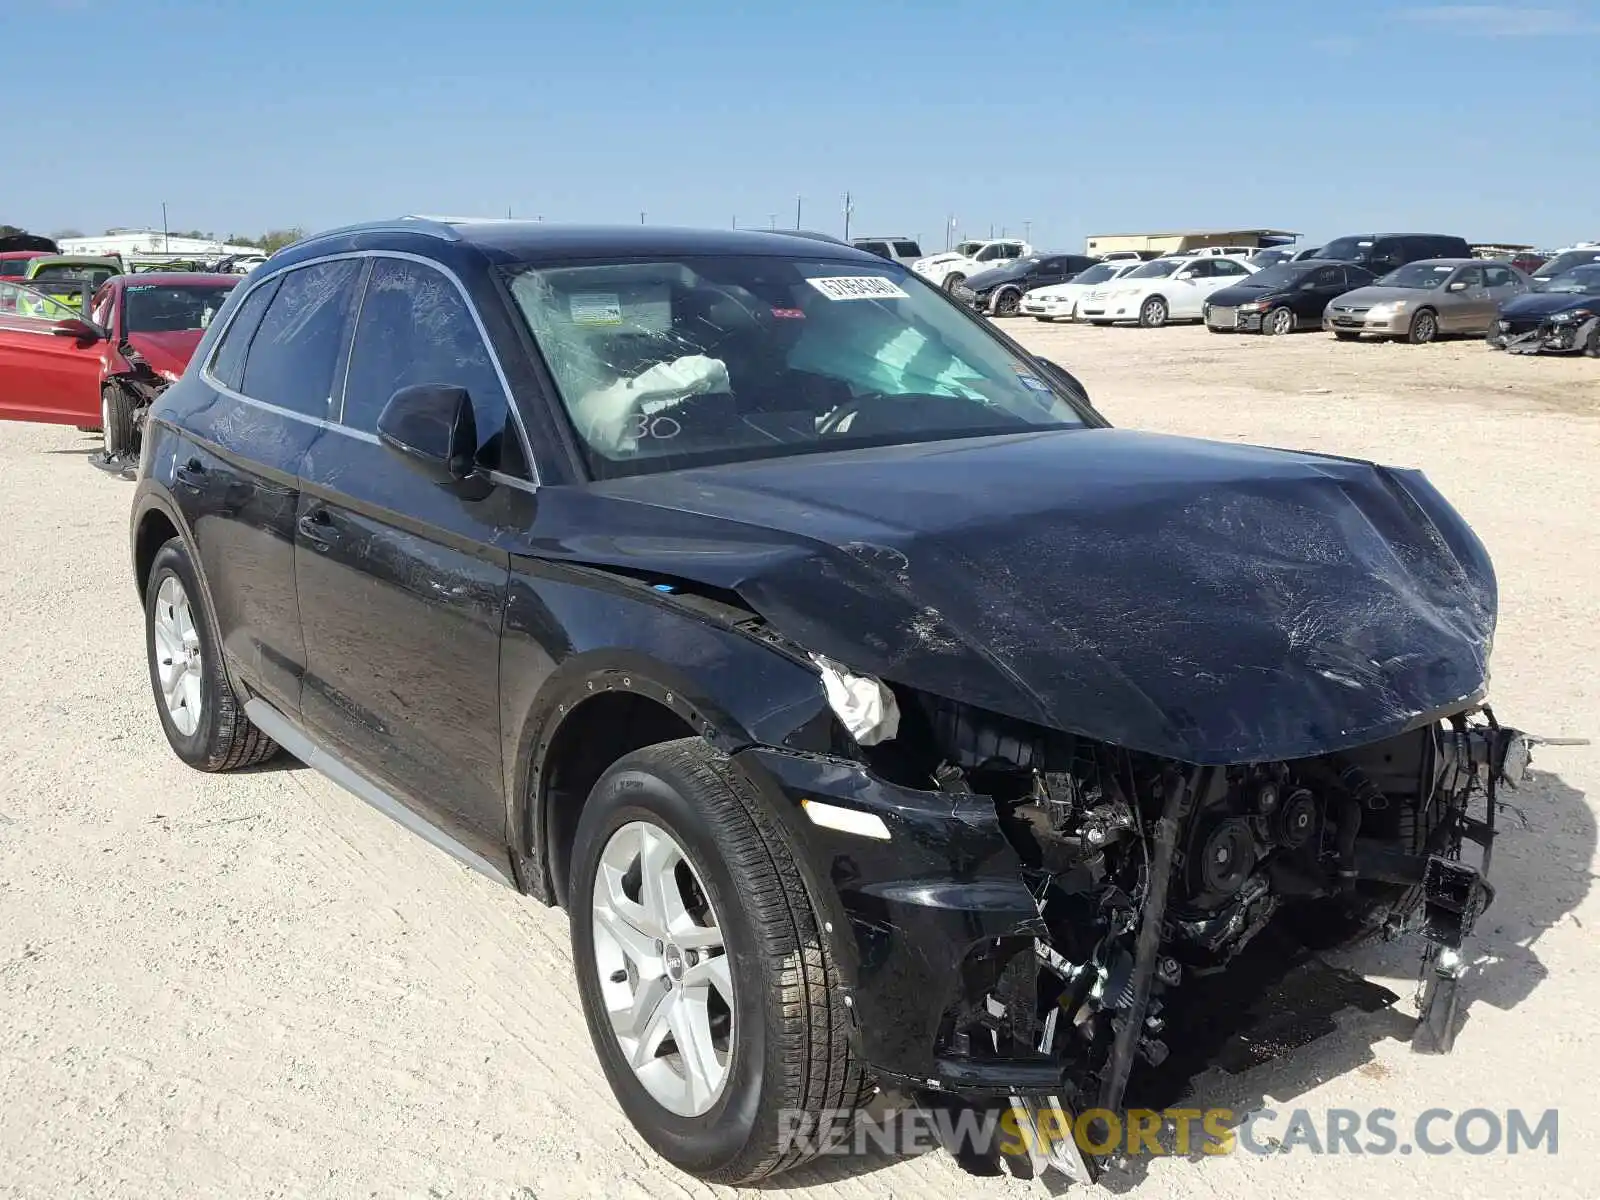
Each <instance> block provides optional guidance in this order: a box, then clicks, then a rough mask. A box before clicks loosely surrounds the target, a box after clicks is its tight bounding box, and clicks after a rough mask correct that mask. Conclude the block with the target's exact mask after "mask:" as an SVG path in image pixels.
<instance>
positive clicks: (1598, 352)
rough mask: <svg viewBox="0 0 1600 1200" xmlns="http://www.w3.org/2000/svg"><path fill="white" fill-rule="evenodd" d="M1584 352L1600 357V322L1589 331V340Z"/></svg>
mask: <svg viewBox="0 0 1600 1200" xmlns="http://www.w3.org/2000/svg"><path fill="white" fill-rule="evenodd" d="M1583 352H1584V353H1585V354H1587V355H1588V356H1589V357H1590V358H1600V324H1596V325H1595V327H1594V328H1593V329H1591V330H1590V331H1589V342H1588V344H1587V345H1586V346H1584V348H1583Z"/></svg>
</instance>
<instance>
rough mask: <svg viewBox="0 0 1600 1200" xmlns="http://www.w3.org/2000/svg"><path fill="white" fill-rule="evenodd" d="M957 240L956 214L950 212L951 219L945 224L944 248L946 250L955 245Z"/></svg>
mask: <svg viewBox="0 0 1600 1200" xmlns="http://www.w3.org/2000/svg"><path fill="white" fill-rule="evenodd" d="M955 241H956V215H955V213H951V214H950V219H949V220H948V221H946V222H945V226H944V248H945V249H946V250H948V249H950V247H951V246H953V245H955Z"/></svg>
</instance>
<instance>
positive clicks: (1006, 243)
mask: <svg viewBox="0 0 1600 1200" xmlns="http://www.w3.org/2000/svg"><path fill="white" fill-rule="evenodd" d="M1032 253H1033V247H1032V246H1030V245H1029V244H1028V243H1027V242H1025V241H1023V240H1022V239H1021V238H985V239H983V240H975V241H967V242H957V243H956V245H955V248H954V249H951V250H946V251H944V252H943V253H942V254H930V255H928V256H927V257H926V258H919V259H917V261H916V262H914V263H912V264H911V269H912V270H913V271H915V272H916V273H917V274H918V275H921V276H922V277H923V278H924V279H926V280H927V281H928V282H929V283H936V284H938V285H939V286H940V287H942V288H943V289H944V290H945V291H947V292H948V291H950V290H951V289H952V288H954V287H955V286H956V284H958V283H961V282H962V281H963V280H965V279H966V277H967V276H968V275H975V274H977V273H978V272H979V271H987V270H988V269H989V268H990V267H998V266H1001V265H1002V264H1004V263H1008V262H1010V261H1012V260H1013V259H1017V258H1026V257H1027V256H1028V255H1030V254H1032Z"/></svg>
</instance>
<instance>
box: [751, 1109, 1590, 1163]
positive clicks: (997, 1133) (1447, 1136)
mask: <svg viewBox="0 0 1600 1200" xmlns="http://www.w3.org/2000/svg"><path fill="white" fill-rule="evenodd" d="M780 1120H781V1122H782V1123H781V1124H780V1126H779V1128H780V1130H781V1138H782V1144H783V1145H784V1147H785V1149H789V1148H794V1147H801V1146H804V1147H807V1148H810V1149H813V1150H815V1151H816V1152H818V1153H822V1154H834V1155H849V1154H868V1153H884V1154H893V1155H900V1156H910V1155H917V1154H924V1153H928V1152H930V1151H932V1150H935V1149H939V1148H943V1149H946V1150H951V1151H957V1150H959V1151H961V1152H963V1153H971V1154H978V1155H990V1154H993V1153H995V1151H996V1150H997V1149H998V1152H999V1153H1001V1154H1004V1155H1007V1156H1019V1155H1026V1154H1029V1153H1038V1152H1042V1151H1044V1150H1045V1149H1046V1147H1047V1145H1049V1144H1053V1143H1056V1142H1059V1141H1062V1140H1065V1139H1069V1138H1070V1139H1071V1140H1072V1141H1073V1142H1074V1143H1075V1144H1076V1146H1077V1148H1078V1150H1079V1152H1080V1153H1083V1154H1088V1155H1095V1156H1127V1157H1130V1158H1133V1157H1139V1156H1157V1155H1180V1156H1188V1155H1196V1154H1199V1155H1222V1154H1236V1153H1240V1152H1243V1153H1246V1154H1261V1155H1268V1154H1313V1155H1323V1154H1346V1155H1373V1156H1378V1157H1382V1156H1386V1155H1393V1154H1400V1155H1407V1154H1429V1155H1445V1154H1474V1155H1483V1154H1496V1153H1504V1154H1522V1153H1541V1154H1556V1153H1558V1152H1559V1148H1560V1111H1559V1110H1558V1109H1554V1108H1547V1109H1542V1110H1532V1109H1521V1108H1508V1109H1505V1110H1503V1111H1497V1110H1495V1109H1488V1108H1469V1109H1463V1110H1461V1111H1459V1112H1458V1111H1456V1110H1454V1109H1448V1108H1430V1109H1425V1110H1424V1111H1422V1112H1420V1113H1418V1114H1416V1115H1415V1116H1402V1115H1401V1114H1400V1113H1398V1112H1396V1111H1395V1110H1394V1109H1390V1108H1374V1109H1366V1110H1362V1109H1354V1108H1330V1109H1327V1110H1325V1111H1322V1112H1313V1111H1312V1110H1310V1109H1305V1108H1296V1109H1290V1110H1287V1111H1283V1112H1280V1111H1278V1110H1277V1109H1272V1108H1263V1109H1257V1110H1254V1111H1252V1112H1235V1111H1234V1110H1232V1109H1227V1108H1210V1109H1199V1108H1169V1109H1162V1110H1156V1109H1131V1110H1129V1111H1128V1112H1125V1113H1113V1112H1109V1111H1107V1110H1105V1109H1086V1110H1085V1111H1083V1112H1081V1113H1073V1112H1070V1111H1068V1110H1066V1109H1045V1110H1043V1111H1041V1112H1040V1113H1038V1114H1037V1116H1036V1117H1035V1119H1034V1120H1033V1121H1029V1120H1028V1119H1027V1117H1026V1116H1025V1115H1024V1114H1023V1113H1022V1111H1021V1110H1019V1109H1007V1110H1003V1111H990V1112H979V1111H977V1110H974V1109H958V1110H956V1111H947V1110H942V1109H940V1110H923V1109H917V1110H908V1111H902V1112H895V1113H891V1114H889V1115H888V1116H886V1117H876V1116H868V1115H864V1114H860V1113H855V1112H851V1111H839V1112H829V1113H824V1114H823V1116H822V1118H821V1120H816V1119H813V1117H812V1116H811V1115H810V1114H808V1113H804V1112H800V1111H790V1112H785V1113H783V1114H782V1115H781V1118H780Z"/></svg>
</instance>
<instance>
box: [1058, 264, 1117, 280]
mask: <svg viewBox="0 0 1600 1200" xmlns="http://www.w3.org/2000/svg"><path fill="white" fill-rule="evenodd" d="M1121 269H1122V268H1121V266H1120V265H1119V264H1117V263H1097V264H1095V265H1094V266H1092V267H1090V268H1089V269H1088V270H1087V271H1080V272H1079V273H1078V274H1076V275H1074V276H1073V277H1072V278H1071V279H1070V280H1069V281H1068V282H1070V283H1101V282H1104V281H1105V280H1107V279H1115V278H1116V276H1117V272H1118V271H1120V270H1121Z"/></svg>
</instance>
